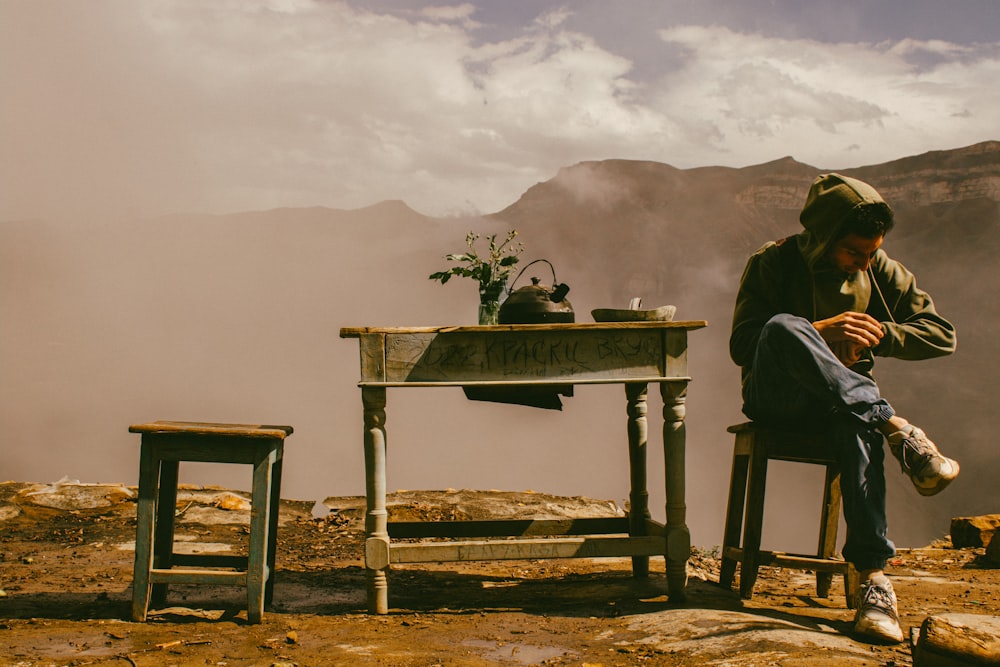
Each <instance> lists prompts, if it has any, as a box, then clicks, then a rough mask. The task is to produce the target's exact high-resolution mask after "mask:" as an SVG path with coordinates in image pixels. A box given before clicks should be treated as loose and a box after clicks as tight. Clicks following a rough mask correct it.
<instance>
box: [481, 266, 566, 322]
mask: <svg viewBox="0 0 1000 667" xmlns="http://www.w3.org/2000/svg"><path fill="white" fill-rule="evenodd" d="M538 262H545V263H546V264H548V265H549V269H550V270H551V271H552V286H551V287H550V286H548V285H542V284H541V280H539V279H538V278H535V277H532V279H531V284H530V285H525V286H524V287H521V288H520V289H517V290H514V289H513V287H514V285H515V284H517V280H518V278H520V277H521V275H522V274H523V273H524V272H525V270H526V269H527V268H528V267H529V266H531V265H532V264H536V263H538ZM568 292H569V285H566V284H565V283H559V282H557V281H556V270H555V268H553V266H552V262H550V261H549V260H547V259H536V260H535V261H533V262H529V263H528V264H526V265H525V267H524V268H523V269H521V272H520V273H518V274H517V277H515V278H514V281H513V282H512V283H511V291H510V293H509V295H508V296H507V299H506V300H505V301H504V302H503V303H502V304H500V314H499V323H500V324H552V323H559V322H575V321H576V317H575V315H574V313H573V305H572V304H571V303H570V302H569V300H568V299H567V298H566V294H567V293H568Z"/></svg>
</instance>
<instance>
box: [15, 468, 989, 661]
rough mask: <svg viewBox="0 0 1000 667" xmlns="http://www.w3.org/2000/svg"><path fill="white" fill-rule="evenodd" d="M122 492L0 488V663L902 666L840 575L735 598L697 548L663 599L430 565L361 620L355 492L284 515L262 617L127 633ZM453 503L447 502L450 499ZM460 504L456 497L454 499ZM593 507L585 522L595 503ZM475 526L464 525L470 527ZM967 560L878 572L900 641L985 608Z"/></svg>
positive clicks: (209, 538)
mask: <svg viewBox="0 0 1000 667" xmlns="http://www.w3.org/2000/svg"><path fill="white" fill-rule="evenodd" d="M133 493H134V489H128V488H126V487H115V486H107V485H72V484H64V485H41V484H25V483H14V482H6V483H2V484H0V664H2V665H18V666H21V665H24V666H35V665H133V666H142V667H146V666H153V665H156V666H165V665H272V666H275V665H281V666H284V665H441V666H466V665H605V666H611V665H666V666H668V667H670V666H678V665H689V666H691V665H703V664H709V665H723V666H750V665H783V666H803V667H804V666H805V665H810V666H820V667H822V666H824V665H879V666H883V667H889V666H901V665H909V664H911V663H912V661H911V658H910V647H909V645H908V644H902V645H899V646H875V645H871V644H869V643H866V642H862V641H857V640H855V639H854V638H852V637H851V636H850V627H851V618H852V613H851V612H850V611H849V610H848V609H847V608H846V607H845V600H844V597H843V590H842V588H841V587H840V582H835V591H834V595H832V596H831V597H830V598H828V599H818V598H815V597H814V590H813V585H814V580H813V578H812V577H811V576H810V575H808V573H791V572H787V571H777V570H771V569H768V568H765V569H763V570H762V573H761V577H760V579H759V580H758V585H757V590H756V592H755V593H756V594H755V595H754V597H753V599H752V600H740V599H739V596H738V595H737V594H736V593H735V592H732V591H728V590H723V589H722V588H720V587H719V586H718V585H717V584H716V583H714V582H715V581H716V579H717V577H718V559H717V557H716V555H715V553H714V551H715V550H716V549H715V548H714V547H711V546H709V547H708V548H695V549H694V553H693V554H692V559H691V562H690V566H689V573H690V583H689V595H688V600H687V602H685V603H683V604H680V603H671V602H670V601H668V600H667V598H666V596H665V595H664V591H665V587H666V582H665V578H664V575H663V561H662V559H657V558H654V559H652V563H651V569H652V572H651V575H650V577H649V578H648V579H645V580H637V579H634V578H633V577H632V576H631V571H630V563H629V561H628V560H626V559H600V560H593V559H565V560H547V561H496V562H481V563H466V564H455V563H443V564H437V565H421V566H406V567H397V568H395V569H394V570H393V571H392V572H391V576H390V583H389V595H390V606H391V607H392V610H391V613H389V614H388V615H384V616H373V615H370V614H368V613H367V612H366V602H365V593H364V590H365V576H364V569H363V567H362V561H361V553H362V526H363V523H362V521H361V516H362V512H363V499H358V498H348V499H328V501H327V502H326V505H327V507H328V508H331V509H330V510H329V512H327V510H326V509H323V511H322V512H317V513H318V514H321V515H322V516H319V517H315V516H313V514H314V512H313V507H312V506H313V504H314V503H312V502H293V501H288V502H284V503H283V507H282V525H281V527H280V529H279V533H278V564H277V574H276V588H275V600H274V605H273V608H271V609H269V610H267V611H266V612H265V614H264V621H263V623H261V624H260V625H249V624H247V623H246V611H245V609H244V608H243V607H244V606H245V597H244V595H245V593H244V591H243V589H240V588H221V587H210V586H175V587H172V588H171V591H170V596H169V598H168V602H167V604H168V605H170V606H169V607H167V608H161V609H156V610H154V612H153V613H151V615H150V620H148V621H147V622H146V623H133V622H130V621H129V620H128V618H129V607H130V599H131V589H130V583H131V579H132V565H133V562H132V559H133V551H132V544H133V540H134V531H135V502H134V498H133V497H132V494H133ZM454 494H459V496H454ZM454 497H461V498H462V503H456V502H454ZM392 502H393V503H394V504H391V507H390V512H391V516H392V517H393V518H405V519H414V518H422V519H433V518H442V517H444V518H465V515H466V514H468V511H467V510H463V511H462V512H459V511H457V510H456V508H457V507H462V508H469V507H475V508H479V509H480V510H482V512H483V513H484V514H489V512H490V511H491V508H492V507H494V506H495V505H497V504H502V505H504V506H505V507H507V508H510V507H520V508H523V509H525V511H528V510H533V509H538V508H539V507H541V508H543V509H546V510H547V511H548V512H549V513H555V514H559V513H562V512H572V511H573V510H574V508H576V509H580V508H583V509H586V510H588V511H597V512H598V513H600V512H601V511H602V510H601V508H602V507H603V508H604V511H610V509H608V508H609V506H608V505H607V503H606V502H604V501H590V500H587V499H569V498H553V497H551V496H544V495H541V494H515V493H510V494H500V493H496V492H492V493H489V492H427V493H409V494H404V495H402V496H395V497H394V498H393V501H392ZM178 504H179V507H178V514H179V516H178V521H179V524H178V529H177V540H176V544H177V550H181V549H189V550H192V551H193V550H203V551H204V550H212V549H215V550H224V549H225V548H226V546H225V545H227V544H235V545H236V546H235V547H234V549H235V551H236V552H239V549H240V548H242V547H241V546H240V545H242V544H244V543H245V541H246V533H247V528H246V517H247V516H248V513H247V511H246V510H247V507H246V501H245V494H236V493H231V492H225V491H224V490H218V489H216V490H212V489H209V490H203V491H200V492H195V491H192V492H191V493H189V494H187V495H184V494H182V497H181V498H180V499H179V503H178ZM595 508H596V510H595ZM476 518H480V517H476ZM982 554H983V549H981V548H980V549H963V550H955V549H951V548H950V545H949V544H948V543H947V542H946V541H943V542H941V543H938V544H935V545H933V546H929V547H927V548H922V549H914V550H906V551H901V552H900V553H899V554H898V557H897V558H896V559H895V560H893V561H892V564H891V568H890V571H889V573H890V575H891V576H892V578H893V580H894V583H895V586H896V591H897V594H898V595H899V598H900V615H901V622H902V625H903V626H904V632H907V633H908V632H909V630H910V629H911V628H919V626H920V623H921V622H922V621H923V619H924V618H926V617H927V616H928V615H932V614H938V613H944V612H962V613H973V614H986V615H994V616H995V615H1000V570H997V569H990V568H989V567H987V565H986V563H985V559H984V558H983V557H982Z"/></svg>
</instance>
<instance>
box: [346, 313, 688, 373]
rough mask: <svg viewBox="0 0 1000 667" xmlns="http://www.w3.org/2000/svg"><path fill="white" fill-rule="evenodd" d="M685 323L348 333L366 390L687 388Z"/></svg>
mask: <svg viewBox="0 0 1000 667" xmlns="http://www.w3.org/2000/svg"><path fill="white" fill-rule="evenodd" d="M706 325H707V322H705V321H702V320H695V321H681V322H589V323H580V324H576V323H559V324H498V325H491V326H451V327H346V328H344V329H341V330H340V335H341V337H342V338H357V339H358V340H359V341H360V344H361V385H362V386H386V387H393V386H410V387H414V386H457V385H461V386H472V385H476V384H485V385H493V386H497V385H505V384H597V383H622V382H664V381H670V380H677V381H686V380H688V379H690V378H688V376H687V354H686V350H687V332H688V331H689V330H692V329H700V328H702V327H704V326H706Z"/></svg>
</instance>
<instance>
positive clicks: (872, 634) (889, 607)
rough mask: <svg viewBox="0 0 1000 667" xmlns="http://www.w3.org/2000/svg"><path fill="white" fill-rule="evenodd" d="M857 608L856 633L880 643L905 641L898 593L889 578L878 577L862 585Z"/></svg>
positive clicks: (855, 618)
mask: <svg viewBox="0 0 1000 667" xmlns="http://www.w3.org/2000/svg"><path fill="white" fill-rule="evenodd" d="M857 607H858V613H857V614H856V615H855V617H854V632H856V633H857V634H859V635H863V636H865V637H868V638H869V639H875V640H877V641H879V642H886V643H894V644H898V643H899V642H901V641H903V631H902V630H900V629H899V613H898V612H897V611H896V593H895V592H893V590H892V584H891V583H889V579H888V577H886V576H885V575H876V576H874V577H872V578H871V579H869V580H868V581H866V582H865V583H863V584H861V589H860V590H859V591H858V605H857Z"/></svg>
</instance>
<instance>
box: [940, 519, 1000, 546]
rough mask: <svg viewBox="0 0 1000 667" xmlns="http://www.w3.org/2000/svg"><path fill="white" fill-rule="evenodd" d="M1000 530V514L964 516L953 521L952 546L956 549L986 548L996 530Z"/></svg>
mask: <svg viewBox="0 0 1000 667" xmlns="http://www.w3.org/2000/svg"><path fill="white" fill-rule="evenodd" d="M997 528H1000V514H983V515H980V516H963V517H956V518H953V519H952V520H951V544H952V546H954V547H955V548H956V549H964V548H966V547H985V546H986V545H988V544H989V543H990V540H991V539H992V537H993V534H994V532H996V529H997Z"/></svg>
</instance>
